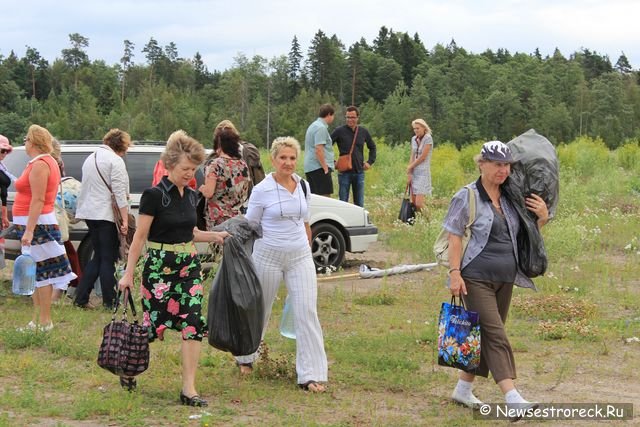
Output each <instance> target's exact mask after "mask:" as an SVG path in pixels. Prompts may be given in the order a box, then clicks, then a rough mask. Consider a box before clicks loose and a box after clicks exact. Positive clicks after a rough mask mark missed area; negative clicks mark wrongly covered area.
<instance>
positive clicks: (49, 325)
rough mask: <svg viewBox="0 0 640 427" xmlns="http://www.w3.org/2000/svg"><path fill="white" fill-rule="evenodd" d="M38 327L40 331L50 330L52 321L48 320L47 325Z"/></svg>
mask: <svg viewBox="0 0 640 427" xmlns="http://www.w3.org/2000/svg"><path fill="white" fill-rule="evenodd" d="M38 329H39V330H40V331H42V332H50V331H51V330H52V329H53V322H49V324H48V325H40V326H38Z"/></svg>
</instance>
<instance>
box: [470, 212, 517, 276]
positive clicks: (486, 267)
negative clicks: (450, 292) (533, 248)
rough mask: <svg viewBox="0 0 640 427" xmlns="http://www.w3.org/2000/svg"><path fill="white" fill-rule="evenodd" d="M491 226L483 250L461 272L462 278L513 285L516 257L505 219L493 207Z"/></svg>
mask: <svg viewBox="0 0 640 427" xmlns="http://www.w3.org/2000/svg"><path fill="white" fill-rule="evenodd" d="M491 209H492V210H493V224H492V225H491V232H490V233H489V239H488V240H487V244H486V245H485V247H484V249H482V251H481V252H480V253H479V254H478V256H477V257H475V258H474V259H473V260H472V261H471V262H470V263H469V264H468V265H467V266H466V267H465V268H464V269H463V270H462V272H461V274H462V277H463V278H469V279H475V280H485V281H488V282H493V283H513V282H514V281H515V278H516V257H515V254H514V253H513V245H512V243H511V238H510V237H509V229H508V228H507V221H506V219H505V217H504V216H503V215H502V214H500V213H499V212H498V211H497V210H496V209H495V208H494V207H493V206H492V207H491Z"/></svg>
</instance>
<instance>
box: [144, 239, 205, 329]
mask: <svg viewBox="0 0 640 427" xmlns="http://www.w3.org/2000/svg"><path fill="white" fill-rule="evenodd" d="M140 288H141V291H142V308H143V309H144V319H143V325H144V326H147V327H149V340H150V341H153V340H155V339H156V338H159V339H160V340H162V339H163V337H164V336H163V334H164V331H165V329H174V330H176V331H180V332H181V333H182V339H183V340H196V341H202V337H203V336H204V334H205V333H206V330H207V328H206V321H205V318H204V316H203V315H202V298H203V287H202V275H201V271H200V260H199V259H198V254H197V252H193V253H186V252H170V251H166V250H160V249H149V250H148V251H147V254H146V256H145V263H144V270H143V273H142V286H141V287H140Z"/></svg>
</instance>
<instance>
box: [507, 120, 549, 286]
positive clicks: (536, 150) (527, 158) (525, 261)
mask: <svg viewBox="0 0 640 427" xmlns="http://www.w3.org/2000/svg"><path fill="white" fill-rule="evenodd" d="M507 145H508V146H509V148H510V149H511V152H512V154H513V157H514V159H515V160H516V161H517V162H516V163H514V164H513V165H512V167H511V175H510V176H509V179H507V181H506V182H505V184H504V185H503V187H502V188H503V191H504V192H505V195H506V196H507V197H508V198H509V199H510V200H511V201H512V203H513V206H514V207H515V209H516V211H517V212H518V216H519V217H520V231H519V233H518V236H517V243H518V265H519V267H520V269H521V270H522V272H523V273H524V274H525V275H526V276H528V277H530V278H533V277H537V276H542V275H544V273H545V272H546V271H547V266H548V260H547V252H546V250H545V247H544V240H543V239H542V234H541V233H540V230H539V229H538V225H537V221H538V218H537V217H536V215H535V214H534V213H533V212H531V211H529V210H528V209H527V208H526V205H525V197H526V196H527V195H529V194H531V193H535V194H537V195H538V196H540V197H542V199H543V200H544V201H545V203H546V204H547V208H548V209H549V218H551V217H553V215H554V214H555V211H556V208H557V206H558V199H559V188H560V184H559V173H558V157H557V155H556V151H555V148H554V147H553V145H551V143H550V142H549V141H548V140H547V139H546V138H545V137H543V136H541V135H538V133H536V131H535V130H533V129H530V130H528V131H527V132H525V133H523V134H522V135H520V136H518V137H516V138H515V139H513V140H512V141H509V143H508V144H507Z"/></svg>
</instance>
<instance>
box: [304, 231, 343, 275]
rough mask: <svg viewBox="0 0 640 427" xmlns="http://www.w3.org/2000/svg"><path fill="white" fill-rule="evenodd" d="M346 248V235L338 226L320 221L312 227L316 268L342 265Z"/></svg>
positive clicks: (312, 243)
mask: <svg viewBox="0 0 640 427" xmlns="http://www.w3.org/2000/svg"><path fill="white" fill-rule="evenodd" d="M345 250H346V244H345V241H344V236H343V235H342V233H341V232H340V230H338V228H337V227H336V226H334V225H332V224H327V223H320V224H314V225H313V226H312V227H311V253H312V255H313V262H314V263H315V265H316V270H320V271H322V270H326V269H327V268H332V267H333V268H338V267H340V265H341V264H342V261H343V260H344V253H345Z"/></svg>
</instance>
